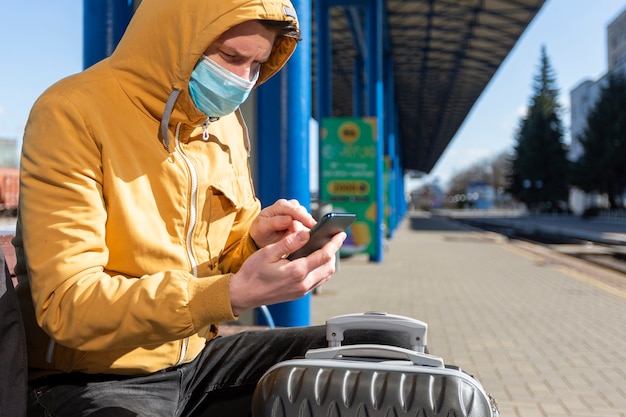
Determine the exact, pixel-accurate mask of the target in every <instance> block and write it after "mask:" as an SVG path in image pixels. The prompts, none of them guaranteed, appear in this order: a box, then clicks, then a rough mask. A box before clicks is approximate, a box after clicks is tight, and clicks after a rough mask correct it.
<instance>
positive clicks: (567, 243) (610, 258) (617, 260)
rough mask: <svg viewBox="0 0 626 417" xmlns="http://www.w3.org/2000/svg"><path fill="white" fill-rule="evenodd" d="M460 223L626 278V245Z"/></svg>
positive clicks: (464, 221)
mask: <svg viewBox="0 0 626 417" xmlns="http://www.w3.org/2000/svg"><path fill="white" fill-rule="evenodd" d="M456 221H458V222H460V223H464V224H468V225H471V226H472V227H476V228H479V229H482V230H486V231H489V232H493V233H498V234H501V235H504V236H506V237H507V238H508V239H509V240H517V241H522V242H526V243H530V244H533V245H539V246H542V247H545V248H547V249H549V250H552V251H555V252H558V253H560V254H564V255H567V256H571V257H574V258H577V259H580V260H583V261H585V262H587V263H589V264H593V265H596V266H601V267H603V268H606V269H609V270H611V271H615V272H620V273H622V274H624V277H625V278H626V245H617V244H607V243H602V242H594V241H591V240H585V239H580V238H573V237H568V236H562V235H557V234H550V233H546V232H537V231H534V232H526V231H524V230H523V229H522V228H519V229H517V228H513V227H508V226H499V225H496V224H489V223H488V222H484V221H481V222H476V221H473V220H469V219H456Z"/></svg>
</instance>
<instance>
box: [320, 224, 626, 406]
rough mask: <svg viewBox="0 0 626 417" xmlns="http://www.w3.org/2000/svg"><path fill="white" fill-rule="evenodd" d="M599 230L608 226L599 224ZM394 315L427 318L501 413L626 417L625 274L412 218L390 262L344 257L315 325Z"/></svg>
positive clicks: (440, 351) (443, 352)
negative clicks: (346, 317) (361, 315)
mask: <svg viewBox="0 0 626 417" xmlns="http://www.w3.org/2000/svg"><path fill="white" fill-rule="evenodd" d="M596 232H600V231H596ZM364 311H385V312H387V313H393V314H400V315H405V316H410V317H414V318H417V319H420V320H423V321H425V322H427V323H428V324H429V334H428V346H429V350H430V352H431V353H432V354H435V355H439V356H441V357H443V358H444V360H445V361H446V362H447V363H450V364H454V365H458V366H460V367H461V368H463V369H464V370H466V371H467V372H469V373H471V374H473V375H475V376H476V377H477V378H478V379H479V380H480V381H481V382H482V384H483V385H484V387H485V389H486V390H487V391H489V392H490V393H492V394H493V395H494V396H495V397H496V399H497V400H498V404H499V408H500V415H501V416H502V417H505V416H506V417H565V416H567V417H583V416H584V417H589V416H594V417H625V416H626V388H625V387H626V320H625V318H626V276H624V274H620V273H616V272H612V271H609V270H605V269H602V268H600V267H597V266H591V265H589V264H586V263H584V262H582V261H580V260H577V259H574V258H571V257H568V256H566V255H563V254H561V253H558V252H555V251H551V250H549V249H545V248H542V247H539V246H536V245H531V244H528V243H523V242H517V241H509V240H508V239H506V238H504V237H503V236H502V235H499V234H495V233H491V232H482V231H478V230H477V229H473V228H470V227H467V226H463V225H461V224H459V223H457V222H454V221H452V220H449V219H444V218H439V217H430V216H429V215H427V214H424V213H412V214H409V215H408V216H407V217H406V218H405V219H404V220H403V222H402V223H401V224H400V226H399V227H398V229H397V230H396V231H395V234H394V236H393V238H392V239H391V240H390V241H389V242H387V251H386V253H385V254H384V256H383V262H381V263H372V262H370V261H369V258H367V257H365V256H363V257H361V255H359V256H354V257H351V258H344V259H342V260H341V262H340V264H339V269H338V271H337V273H336V274H335V276H334V277H333V278H332V279H331V280H330V281H329V282H328V283H326V284H324V286H323V287H322V288H321V290H320V291H319V292H318V293H317V294H315V295H314V296H313V297H312V301H311V317H312V324H323V323H324V322H325V320H326V319H327V318H329V317H332V316H335V315H341V314H348V313H357V312H364Z"/></svg>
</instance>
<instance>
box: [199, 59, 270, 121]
mask: <svg viewBox="0 0 626 417" xmlns="http://www.w3.org/2000/svg"><path fill="white" fill-rule="evenodd" d="M258 78H259V71H257V72H256V73H255V74H254V77H252V80H249V81H248V80H246V79H244V78H241V77H239V76H238V75H236V74H233V73H232V72H230V71H228V70H227V69H225V68H223V67H222V66H220V65H219V64H217V63H216V62H215V61H213V60H212V59H211V58H209V57H208V56H205V57H203V58H202V60H201V61H200V62H199V63H198V64H197V65H196V67H195V68H194V69H193V72H192V73H191V79H190V80H189V94H190V95H191V99H192V100H193V102H194V104H195V105H196V107H197V108H198V109H199V110H201V111H202V112H203V113H204V114H206V115H207V117H222V116H226V115H227V114H230V113H232V112H234V111H235V110H236V109H237V108H238V107H239V106H240V105H241V103H243V102H244V101H246V99H247V98H248V95H249V94H250V91H252V87H254V85H255V84H256V81H257V79H258Z"/></svg>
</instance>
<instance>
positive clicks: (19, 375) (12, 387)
mask: <svg viewBox="0 0 626 417" xmlns="http://www.w3.org/2000/svg"><path fill="white" fill-rule="evenodd" d="M0 275H1V276H0V417H21V416H23V415H24V413H25V410H26V377H27V376H26V373H27V367H26V337H25V336H24V325H23V324H22V316H21V312H20V307H19V304H18V301H17V295H16V294H15V288H13V281H12V280H11V276H10V274H9V270H8V268H7V265H6V261H5V258H4V253H3V252H2V251H1V250H0Z"/></svg>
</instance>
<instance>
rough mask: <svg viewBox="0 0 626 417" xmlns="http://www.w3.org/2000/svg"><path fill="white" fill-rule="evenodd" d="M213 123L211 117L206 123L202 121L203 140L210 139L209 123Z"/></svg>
mask: <svg viewBox="0 0 626 417" xmlns="http://www.w3.org/2000/svg"><path fill="white" fill-rule="evenodd" d="M210 124H211V120H210V119H206V120H205V121H204V123H202V140H203V141H205V142H207V141H208V140H209V125H210Z"/></svg>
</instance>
